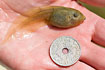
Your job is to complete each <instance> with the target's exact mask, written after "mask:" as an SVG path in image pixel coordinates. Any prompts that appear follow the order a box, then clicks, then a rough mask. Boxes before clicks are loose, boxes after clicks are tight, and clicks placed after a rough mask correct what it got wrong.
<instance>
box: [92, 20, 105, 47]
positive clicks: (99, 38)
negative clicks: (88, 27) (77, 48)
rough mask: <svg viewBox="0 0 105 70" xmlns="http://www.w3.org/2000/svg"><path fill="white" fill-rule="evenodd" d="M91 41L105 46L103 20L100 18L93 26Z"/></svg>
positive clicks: (104, 23) (104, 21)
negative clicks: (93, 31)
mask: <svg viewBox="0 0 105 70" xmlns="http://www.w3.org/2000/svg"><path fill="white" fill-rule="evenodd" d="M93 41H94V42H96V43H98V44H100V45H102V46H105V20H104V19H103V20H100V21H99V22H98V23H97V24H96V26H95V33H94V35H93Z"/></svg>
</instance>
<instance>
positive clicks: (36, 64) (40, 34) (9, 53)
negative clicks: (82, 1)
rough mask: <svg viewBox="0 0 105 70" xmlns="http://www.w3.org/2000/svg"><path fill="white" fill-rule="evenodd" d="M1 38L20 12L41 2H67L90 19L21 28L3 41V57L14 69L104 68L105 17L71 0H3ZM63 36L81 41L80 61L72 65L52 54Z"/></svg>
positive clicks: (0, 55)
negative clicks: (59, 25) (60, 62)
mask: <svg viewBox="0 0 105 70" xmlns="http://www.w3.org/2000/svg"><path fill="white" fill-rule="evenodd" d="M0 2H1V3H0V42H1V41H2V40H3V39H4V37H5V35H6V33H7V31H8V28H9V27H10V25H11V24H12V22H13V21H14V19H16V17H17V16H18V15H22V14H24V11H26V10H28V9H30V8H32V7H39V6H46V5H51V6H65V7H70V8H75V9H78V10H80V11H81V12H82V13H83V14H84V15H85V16H86V20H85V21H84V22H83V24H81V25H79V26H76V27H74V28H69V29H63V30H62V29H59V28H55V27H49V26H47V25H46V26H43V27H41V28H40V29H38V30H37V31H35V32H33V33H25V32H24V31H23V32H17V33H16V36H17V38H12V39H11V40H9V41H8V42H7V43H6V44H4V45H0V61H2V62H3V63H5V64H7V65H8V66H10V67H11V68H12V69H13V70H77V69H79V70H95V69H97V70H104V69H105V55H104V54H105V49H104V48H102V47H99V46H97V45H95V44H94V43H92V42H91V40H93V41H94V42H96V43H98V44H100V45H103V46H105V43H104V42H105V31H104V29H105V20H104V19H102V18H100V17H98V16H97V15H95V14H94V13H92V12H90V11H88V10H87V9H86V8H84V7H82V6H81V5H79V4H78V3H77V2H76V1H71V0H0ZM60 36H71V37H73V38H75V39H76V40H78V42H79V43H80V45H81V51H82V54H81V57H80V61H78V62H77V63H76V64H74V65H72V66H70V67H60V66H57V65H56V64H55V63H53V61H52V60H51V58H50V56H49V48H50V45H51V43H52V41H53V40H55V39H56V38H57V37H60Z"/></svg>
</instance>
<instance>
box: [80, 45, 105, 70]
mask: <svg viewBox="0 0 105 70" xmlns="http://www.w3.org/2000/svg"><path fill="white" fill-rule="evenodd" d="M86 47H87V49H86V52H85V53H83V56H82V57H81V58H80V60H81V61H83V62H85V63H87V64H89V65H91V66H93V67H94V68H96V69H98V70H104V69H105V49H104V48H102V47H99V46H97V45H95V44H93V43H90V44H89V45H88V46H86Z"/></svg>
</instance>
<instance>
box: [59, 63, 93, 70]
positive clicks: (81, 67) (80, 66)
mask: <svg viewBox="0 0 105 70" xmlns="http://www.w3.org/2000/svg"><path fill="white" fill-rule="evenodd" d="M61 70H64V69H61ZM65 70H95V69H94V68H92V67H91V66H89V65H87V64H85V63H83V62H80V61H78V62H77V63H76V64H74V65H73V66H71V67H69V68H67V69H65Z"/></svg>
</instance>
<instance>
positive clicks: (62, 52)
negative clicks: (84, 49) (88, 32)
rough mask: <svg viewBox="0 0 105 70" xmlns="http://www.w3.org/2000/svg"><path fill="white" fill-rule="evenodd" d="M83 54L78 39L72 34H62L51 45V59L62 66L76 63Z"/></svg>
mask: <svg viewBox="0 0 105 70" xmlns="http://www.w3.org/2000/svg"><path fill="white" fill-rule="evenodd" d="M80 55H81V48H80V45H79V43H78V42H77V40H75V39H74V38H72V37H70V36H61V37H59V38H57V39H56V40H54V41H53V43H52V44H51V47H50V57H51V59H52V60H53V61H54V62H55V63H56V64H58V65H60V66H70V65H72V64H74V63H76V62H77V61H78V60H79V58H80Z"/></svg>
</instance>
